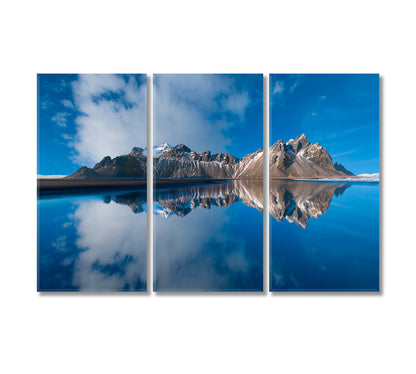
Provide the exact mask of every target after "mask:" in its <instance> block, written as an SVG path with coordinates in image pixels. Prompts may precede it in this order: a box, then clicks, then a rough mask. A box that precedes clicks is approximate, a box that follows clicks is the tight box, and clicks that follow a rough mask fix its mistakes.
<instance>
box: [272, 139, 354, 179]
mask: <svg viewBox="0 0 416 374" xmlns="http://www.w3.org/2000/svg"><path fill="white" fill-rule="evenodd" d="M269 165H270V178H345V177H347V176H351V175H354V174H352V173H351V172H349V171H348V170H347V169H345V168H344V167H343V166H342V165H340V164H336V165H337V166H336V167H335V165H334V163H333V161H332V158H331V156H330V155H329V153H328V152H327V150H326V149H325V148H324V147H323V146H321V145H319V144H318V143H315V144H311V143H309V140H308V138H307V137H306V136H305V134H301V135H299V136H298V137H297V138H296V139H290V140H289V141H288V142H287V143H285V142H283V141H282V140H279V141H277V142H276V143H275V144H273V145H272V146H271V147H270V149H269Z"/></svg>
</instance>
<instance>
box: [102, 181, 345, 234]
mask: <svg viewBox="0 0 416 374" xmlns="http://www.w3.org/2000/svg"><path fill="white" fill-rule="evenodd" d="M349 186H350V185H349V184H345V183H320V182H304V181H282V180H271V181H270V195H269V210H270V214H271V215H272V217H273V218H275V219H276V220H277V221H279V222H280V221H282V220H284V219H286V220H288V221H289V222H294V223H296V224H297V225H298V226H300V227H302V228H305V227H306V225H307V223H308V220H309V218H311V217H314V218H318V217H319V216H321V215H323V214H324V213H325V212H326V211H327V209H328V208H329V206H330V204H331V201H332V198H333V197H334V196H340V195H342V194H343V193H344V191H345V190H346V189H347V188H348V187H349ZM153 200H154V206H153V210H154V213H155V214H156V215H160V216H163V217H166V218H167V217H169V216H171V215H176V216H179V217H185V216H186V215H187V214H189V213H191V212H192V211H193V210H195V209H196V208H203V209H211V207H213V206H216V207H228V206H230V205H232V204H234V203H236V202H237V201H241V202H242V203H244V204H245V205H247V206H249V207H252V208H256V209H257V210H258V211H260V212H263V183H262V181H258V180H234V181H229V182H226V183H213V184H206V185H194V186H186V185H185V186H184V185H181V186H176V185H175V186H169V187H163V188H156V189H155V190H154V196H153ZM104 201H105V202H106V203H109V202H110V201H114V202H115V203H117V204H122V205H126V206H128V207H130V209H131V210H132V211H133V212H134V213H141V212H143V211H144V210H146V207H145V204H146V192H131V193H123V194H116V195H112V196H107V197H104Z"/></svg>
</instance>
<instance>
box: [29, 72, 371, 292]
mask: <svg viewBox="0 0 416 374" xmlns="http://www.w3.org/2000/svg"><path fill="white" fill-rule="evenodd" d="M267 83H268V87H269V92H268V100H269V101H268V104H269V110H268V112H265V108H266V106H264V95H263V92H264V84H266V81H265V79H264V77H263V74H200V75H193V74H156V75H154V76H153V82H151V83H150V84H151V85H152V86H151V88H152V91H153V93H152V95H153V96H152V99H153V105H152V106H148V100H149V99H150V98H149V97H148V84H149V82H148V80H147V75H146V74H130V75H126V74H111V75H110V74H101V75H86V74H79V75H69V74H52V75H48V74H40V75H38V201H37V204H38V269H37V274H38V280H37V289H38V291H40V292H68V291H70V292H79V291H86V292H96V291H105V292H119V291H133V292H146V291H151V290H153V291H154V292H266V291H268V290H269V291H270V292H288V291H289V292H294V291H296V292H299V291H302V292H307V291H311V292H325V291H331V292H345V291H347V292H360V291H365V292H377V291H378V290H379V174H378V173H379V76H378V75H375V74H357V75H351V74H340V75H337V74H324V75H319V74H309V75H299V74H294V75H288V74H271V75H270V76H269V78H268V81H267ZM267 115H268V117H269V122H268V124H267V125H268V126H269V127H268V132H269V143H270V144H264V141H263V139H264V137H263V135H264V134H263V129H264V121H263V118H267ZM148 117H152V118H153V123H152V126H150V127H149V126H148ZM148 131H152V134H153V144H148V141H147V139H148ZM149 174H150V175H149ZM151 180H152V181H153V183H152V185H153V188H152V191H151V192H152V193H151V194H150V195H149V196H152V198H151V199H148V190H149V188H150V187H149V186H151V184H149V182H150V181H151ZM266 182H267V183H266ZM265 186H268V187H269V188H268V190H267V189H265V188H264V187H265ZM150 211H152V212H153V213H152V215H153V217H152V220H153V231H152V233H151V234H152V237H153V241H152V242H153V243H152V246H151V248H152V250H151V251H149V250H148V245H147V244H148V238H147V236H148V234H149V233H148V217H147V215H148V213H149V212H150ZM265 214H267V215H268V217H269V226H268V227H264V224H263V222H264V220H263V218H264V215H265ZM265 233H268V234H269V236H268V240H264V238H265ZM266 238H267V236H266ZM267 242H268V243H269V245H268V247H267V248H266V245H265V243H266V244H267ZM265 254H267V256H268V258H269V263H268V266H269V268H268V269H267V273H268V278H269V279H268V283H269V284H268V287H266V288H267V289H265V288H264V287H263V284H264V282H263V279H264V276H265V274H266V269H265V268H264V263H265V261H264V256H265ZM149 255H151V256H152V258H151V259H149V258H148V256H149ZM150 260H151V261H150ZM149 263H152V264H153V266H152V267H151V268H150V267H149V266H148V264H149ZM149 272H150V273H151V275H152V279H153V284H148V280H149V279H151V278H150V277H149V275H150V274H148V273H149Z"/></svg>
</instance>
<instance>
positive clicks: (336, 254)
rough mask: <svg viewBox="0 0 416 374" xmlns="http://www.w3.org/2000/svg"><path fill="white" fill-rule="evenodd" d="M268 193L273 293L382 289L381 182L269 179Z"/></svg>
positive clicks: (271, 284)
mask: <svg viewBox="0 0 416 374" xmlns="http://www.w3.org/2000/svg"><path fill="white" fill-rule="evenodd" d="M270 191H271V197H270V199H271V202H270V213H271V215H270V233H271V237H270V290H271V291H378V290H379V185H378V183H360V184H337V183H316V182H315V183H314V182H291V183H289V184H288V183H286V182H279V181H271V182H270ZM282 196H284V197H282ZM273 205H274V207H275V208H274V210H272V207H273ZM272 214H274V216H275V217H273V216H272ZM314 216H315V217H314ZM290 221H291V222H290Z"/></svg>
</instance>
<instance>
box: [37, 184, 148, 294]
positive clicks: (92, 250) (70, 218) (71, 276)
mask: <svg viewBox="0 0 416 374" xmlns="http://www.w3.org/2000/svg"><path fill="white" fill-rule="evenodd" d="M145 209H146V192H145V191H138V192H137V191H136V192H126V191H124V192H120V191H119V192H106V193H102V192H96V193H95V194H94V193H92V194H88V195H57V196H42V197H38V291H107V292H113V291H146V288H147V282H146V276H147V275H146V269H147V245H146V234H147V225H146V211H145Z"/></svg>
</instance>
